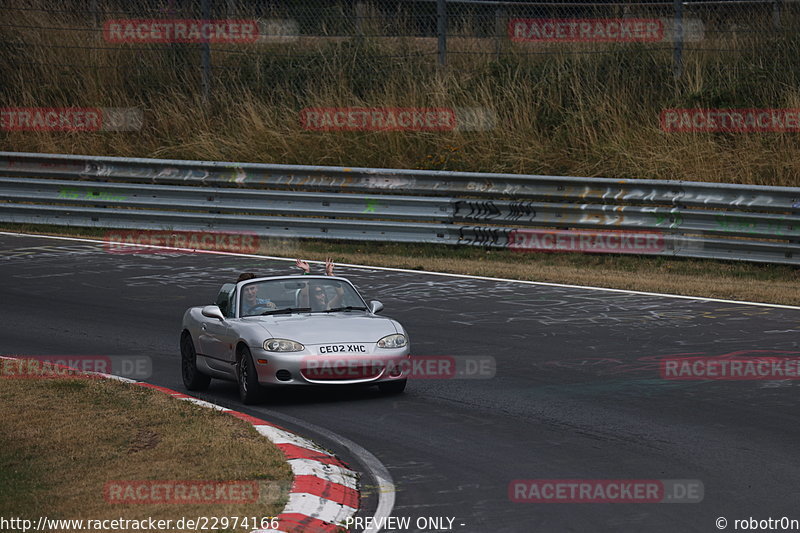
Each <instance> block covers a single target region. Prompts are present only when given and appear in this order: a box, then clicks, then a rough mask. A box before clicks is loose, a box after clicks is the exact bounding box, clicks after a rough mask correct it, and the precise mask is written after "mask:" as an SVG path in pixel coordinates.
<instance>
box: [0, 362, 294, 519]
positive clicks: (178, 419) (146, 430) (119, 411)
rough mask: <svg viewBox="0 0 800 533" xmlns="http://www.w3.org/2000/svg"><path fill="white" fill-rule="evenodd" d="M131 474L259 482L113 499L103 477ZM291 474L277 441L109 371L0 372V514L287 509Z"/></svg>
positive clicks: (95, 515)
mask: <svg viewBox="0 0 800 533" xmlns="http://www.w3.org/2000/svg"><path fill="white" fill-rule="evenodd" d="M9 364H10V363H9V362H8V361H0V376H3V375H8V374H10V372H5V370H6V369H5V365H9ZM134 480H140V481H152V482H164V483H169V482H173V481H188V480H195V481H234V482H243V483H242V484H241V485H243V486H244V485H247V486H250V487H251V488H252V487H253V484H252V483H253V482H255V483H256V485H255V486H257V487H258V489H257V490H253V494H254V498H250V499H249V502H250V503H240V501H241V500H243V498H234V499H235V500H238V501H236V502H235V503H225V504H222V503H217V500H216V496H215V497H214V499H213V500H212V501H202V502H198V503H172V504H168V503H163V502H160V503H133V504H131V503H124V504H120V503H113V502H111V501H109V498H110V497H109V498H107V493H105V492H104V489H105V488H106V484H107V483H108V482H123V483H124V482H126V481H134ZM291 480H292V474H291V470H290V468H289V466H288V464H287V463H286V461H285V459H284V457H283V454H282V453H281V452H280V450H279V449H278V448H276V447H275V446H274V445H272V444H271V443H270V442H269V441H267V440H266V439H265V438H264V437H262V436H261V435H259V434H258V433H257V432H256V431H255V430H254V429H253V427H252V426H250V424H248V423H246V422H244V421H242V420H239V419H237V418H234V417H232V416H230V415H226V414H223V413H221V412H218V411H214V410H211V409H207V408H203V407H199V406H196V405H193V404H191V403H188V402H182V401H176V400H175V399H173V398H171V397H169V396H167V395H165V394H163V393H161V392H157V391H153V390H150V389H146V388H142V387H137V386H131V385H128V384H123V383H119V382H116V381H111V380H104V379H88V378H63V379H62V378H59V379H31V378H28V379H20V378H6V379H2V387H0V516H4V517H22V518H27V519H31V520H34V521H36V520H38V518H39V517H40V516H46V517H48V518H51V519H85V520H86V519H92V520H104V519H115V518H120V517H122V518H125V519H129V520H141V519H147V518H148V517H152V518H154V519H173V520H177V519H179V518H181V517H192V518H196V517H198V516H207V517H223V516H248V517H250V516H257V517H266V516H270V517H271V516H276V514H277V513H279V512H280V511H281V510H282V509H283V507H284V505H285V503H286V492H287V491H288V488H289V487H290V485H291ZM153 494H155V493H153ZM162 494H163V492H162ZM228 494H232V493H228ZM253 500H255V503H253ZM34 523H35V522H34ZM171 529H175V528H171ZM217 531H234V529H232V528H222V527H220V528H219V529H217ZM236 531H243V530H242V529H241V528H237V529H236Z"/></svg>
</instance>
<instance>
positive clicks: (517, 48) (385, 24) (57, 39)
mask: <svg viewBox="0 0 800 533" xmlns="http://www.w3.org/2000/svg"><path fill="white" fill-rule="evenodd" d="M799 5H800V3H798V2H796V1H794V0H741V1H740V0H722V1H698V2H663V1H662V2H513V1H506V2H495V1H484V0H382V1H380V2H369V1H363V0H312V1H309V2H292V1H280V0H254V1H242V0H158V1H155V0H153V1H139V2H118V1H114V0H89V1H87V0H80V1H78V0H74V1H72V0H60V1H56V2H41V3H38V2H35V1H34V2H23V1H21V0H18V1H10V2H8V3H6V4H5V5H4V6H0V14H2V22H0V39H1V40H0V55H1V56H2V58H3V64H4V65H5V66H4V67H2V70H3V71H4V73H5V74H6V76H3V78H4V79H5V82H3V81H0V87H1V88H2V90H3V91H4V92H5V93H6V96H8V93H9V91H13V90H14V89H15V87H16V85H15V78H16V79H18V78H19V74H20V73H25V74H26V76H27V77H28V78H31V77H32V78H36V77H37V76H39V77H41V79H48V80H53V78H54V76H56V78H55V79H56V80H57V79H58V76H64V77H65V78H66V77H70V76H71V75H73V73H74V71H75V70H76V69H78V70H80V71H81V72H82V74H81V77H82V78H88V79H91V78H92V77H94V78H95V79H96V80H97V81H98V82H99V83H103V84H109V83H111V84H114V83H116V84H118V85H121V86H126V85H128V86H130V85H136V86H139V87H141V86H145V87H146V86H148V85H160V86H163V85H164V82H167V83H168V84H169V85H174V84H177V85H174V86H177V87H180V88H181V89H182V90H199V91H201V92H202V93H203V94H204V95H205V96H206V97H208V96H210V94H211V92H212V91H213V90H214V87H215V86H218V85H230V84H242V85H244V86H251V87H257V86H258V84H264V83H269V84H273V83H282V81H285V82H286V83H288V84H290V85H292V84H293V83H294V84H295V85H296V84H297V82H296V80H294V78H295V77H296V76H282V74H284V73H285V72H286V71H287V70H294V71H295V72H302V71H313V70H315V69H320V68H321V67H325V68H327V69H329V70H330V72H327V73H326V74H331V75H335V74H336V71H337V70H338V71H340V72H347V73H348V74H352V73H353V72H352V71H353V70H354V69H355V70H359V69H360V70H361V71H362V72H361V74H362V76H361V78H362V79H361V80H360V83H367V84H369V82H370V71H373V75H379V74H380V72H379V71H380V69H384V70H385V69H389V68H395V67H396V66H397V65H398V64H401V63H406V64H408V65H411V66H412V68H413V69H420V70H421V71H430V70H431V69H442V68H453V69H459V70H464V71H480V70H481V69H482V68H483V67H484V66H485V65H486V64H487V63H492V62H495V63H502V62H503V61H504V60H513V61H519V60H521V59H522V58H526V59H528V60H529V61H534V62H535V61H537V60H539V61H541V60H542V58H543V56H545V57H546V56H569V57H571V58H575V57H576V56H581V55H584V56H596V55H606V56H610V57H613V58H616V59H617V60H618V61H619V64H618V68H622V69H624V68H626V64H625V63H626V62H630V63H633V62H644V63H649V64H650V68H660V69H667V70H668V71H670V72H671V73H672V74H674V75H675V76H678V77H680V76H682V75H683V72H684V70H685V62H686V61H687V60H688V59H690V58H691V56H692V55H696V56H708V55H717V56H719V57H723V58H726V57H727V56H726V55H730V54H747V55H750V56H753V55H755V56H761V57H762V58H768V57H769V56H770V55H771V54H773V52H774V49H775V47H776V46H779V45H780V43H781V41H782V40H785V39H786V38H787V37H793V36H794V35H795V34H796V32H797V26H798V6H799ZM192 20H194V21H202V20H206V21H212V22H214V23H217V25H218V26H219V24H221V23H223V22H224V21H229V22H230V21H234V22H238V23H240V24H252V28H251V31H250V32H248V33H249V34H253V33H254V34H255V35H254V36H252V37H251V36H250V35H246V36H244V37H241V36H239V37H237V36H236V35H233V36H232V35H229V34H230V33H231V31H230V30H231V28H224V29H221V30H220V29H219V28H218V30H217V31H216V32H212V33H214V35H213V36H212V37H211V38H210V39H208V42H205V43H204V42H201V41H203V40H204V39H203V37H202V35H199V36H196V37H188V38H186V37H184V38H182V37H181V35H178V36H172V37H170V36H169V35H168V33H169V31H171V30H170V28H169V27H167V26H166V25H165V24H166V23H168V22H170V21H173V22H180V21H183V22H186V21H192ZM159 25H160V26H159ZM226 30H227V34H226ZM187 31H189V33H191V29H189V30H187ZM186 35H189V34H186ZM181 41H182V42H181ZM333 56H337V59H336V60H333V59H332V57H333ZM338 56H341V57H338ZM323 64H324V65H323ZM376 70H377V72H376ZM87 71H95V72H97V73H98V74H95V75H94V76H90V75H87V74H85V72H87ZM109 71H110V72H109ZM102 72H105V73H102ZM14 73H17V76H15V75H14ZM88 79H87V82H86V83H90V82H89V81H88ZM293 80H294V81H293ZM303 81H308V80H306V79H304V80H303Z"/></svg>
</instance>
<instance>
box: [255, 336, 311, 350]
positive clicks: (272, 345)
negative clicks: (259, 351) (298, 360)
mask: <svg viewBox="0 0 800 533" xmlns="http://www.w3.org/2000/svg"><path fill="white" fill-rule="evenodd" d="M264 349H265V350H266V351H268V352H300V351H302V350H305V346H303V345H302V344H300V343H299V342H294V341H290V340H287V339H267V340H265V341H264Z"/></svg>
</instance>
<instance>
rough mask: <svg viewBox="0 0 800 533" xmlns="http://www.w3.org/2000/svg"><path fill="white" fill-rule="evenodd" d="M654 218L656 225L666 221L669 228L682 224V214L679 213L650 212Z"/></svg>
mask: <svg viewBox="0 0 800 533" xmlns="http://www.w3.org/2000/svg"><path fill="white" fill-rule="evenodd" d="M651 214H652V216H653V217H654V218H655V219H656V226H660V225H661V224H664V223H667V224H669V227H670V228H679V227H681V225H682V224H683V215H681V214H680V213H651Z"/></svg>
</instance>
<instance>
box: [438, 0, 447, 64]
mask: <svg viewBox="0 0 800 533" xmlns="http://www.w3.org/2000/svg"><path fill="white" fill-rule="evenodd" d="M436 34H437V36H438V37H439V40H438V41H439V42H438V47H437V52H438V57H439V66H440V67H444V66H445V64H446V63H447V0H436Z"/></svg>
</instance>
